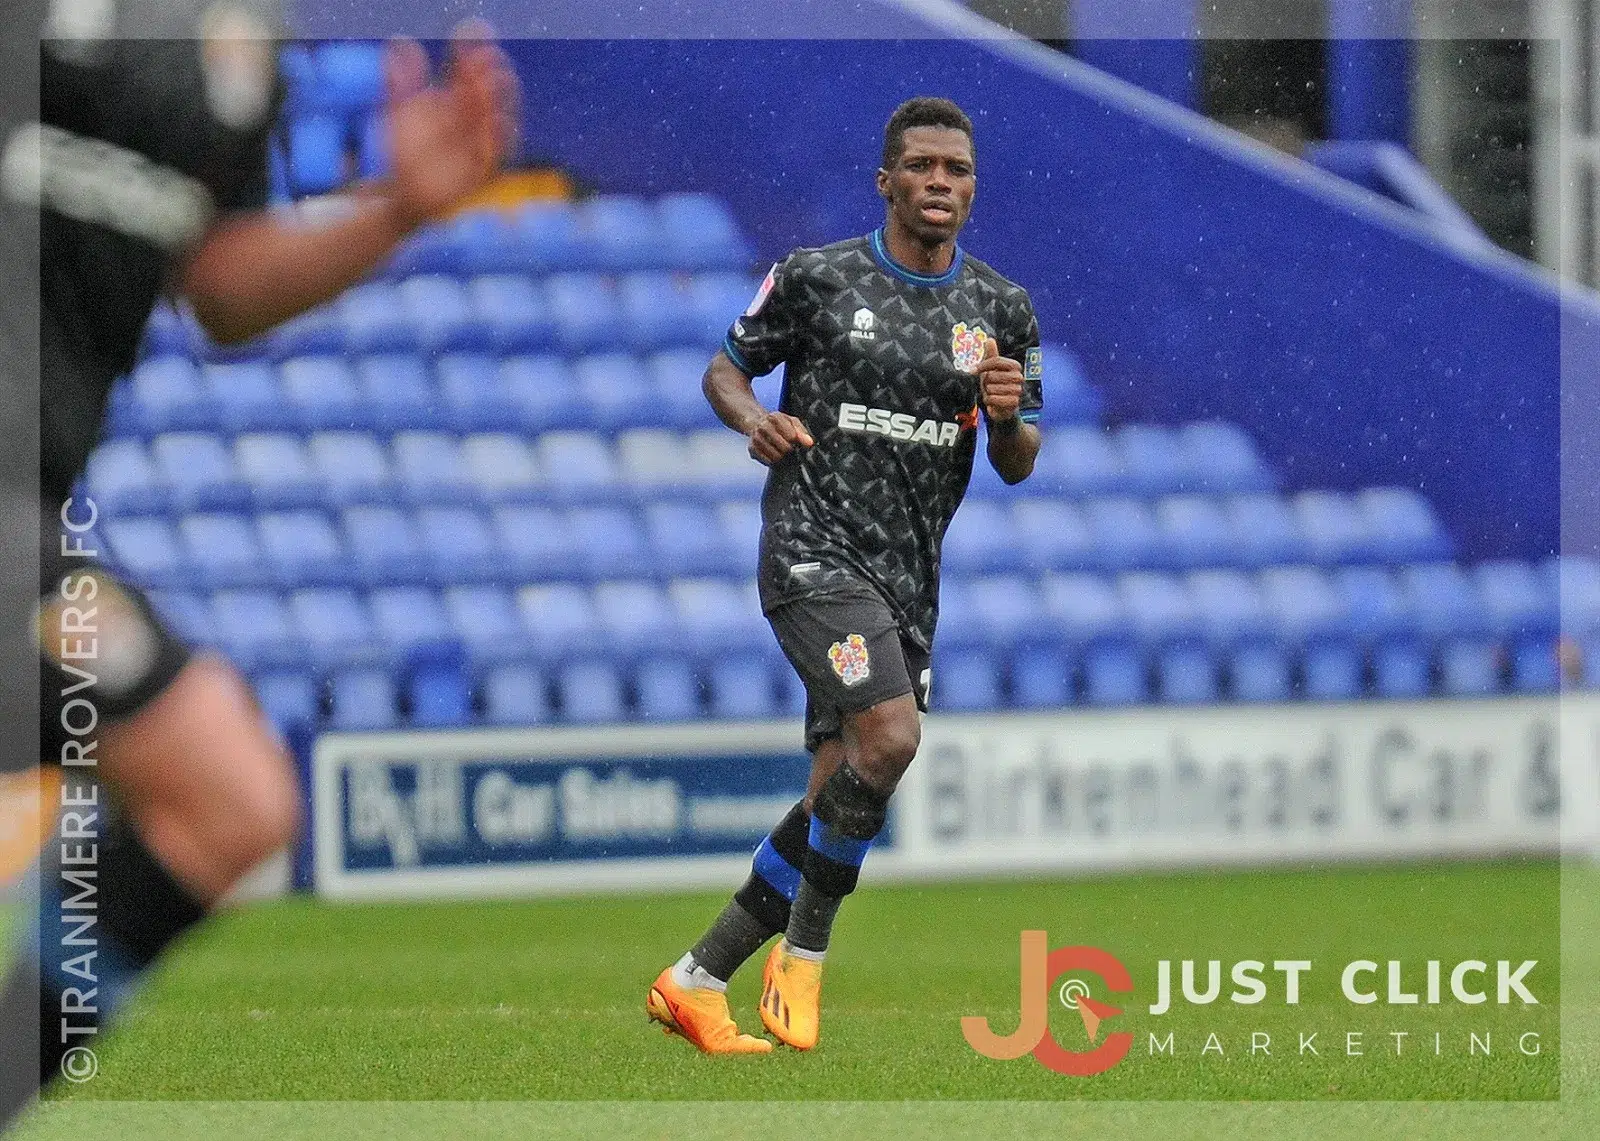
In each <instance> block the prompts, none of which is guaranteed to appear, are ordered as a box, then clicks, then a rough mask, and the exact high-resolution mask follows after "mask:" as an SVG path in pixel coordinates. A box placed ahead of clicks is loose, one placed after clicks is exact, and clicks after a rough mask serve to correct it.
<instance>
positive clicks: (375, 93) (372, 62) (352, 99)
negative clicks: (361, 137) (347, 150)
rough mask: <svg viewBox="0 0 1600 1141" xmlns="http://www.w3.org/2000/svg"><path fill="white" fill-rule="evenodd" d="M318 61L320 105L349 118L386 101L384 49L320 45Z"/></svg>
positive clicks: (370, 45) (339, 42)
mask: <svg viewBox="0 0 1600 1141" xmlns="http://www.w3.org/2000/svg"><path fill="white" fill-rule="evenodd" d="M315 59H316V68H315V72H314V76H315V82H316V85H317V89H316V102H317V105H318V106H320V107H322V108H324V109H326V110H329V111H333V112H336V113H338V114H342V115H347V116H349V115H357V114H361V113H364V112H367V111H371V110H374V109H375V108H377V107H378V106H379V104H381V103H382V102H383V98H384V59H383V49H382V48H381V47H379V46H378V45H377V44H373V43H359V42H356V41H354V40H334V41H332V42H329V43H325V44H321V45H319V46H318V47H317V51H316V57H315Z"/></svg>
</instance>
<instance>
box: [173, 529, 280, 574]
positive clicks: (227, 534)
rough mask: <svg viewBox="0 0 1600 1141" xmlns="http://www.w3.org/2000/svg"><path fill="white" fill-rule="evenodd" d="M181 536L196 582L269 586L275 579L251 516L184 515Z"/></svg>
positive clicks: (185, 554) (186, 557)
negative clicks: (252, 524) (251, 522)
mask: <svg viewBox="0 0 1600 1141" xmlns="http://www.w3.org/2000/svg"><path fill="white" fill-rule="evenodd" d="M178 539H179V542H180V543H181V544H182V547H181V549H182V551H183V553H184V558H185V559H186V560H187V561H188V563H189V565H190V567H192V568H193V573H194V580H195V584H196V585H197V586H199V587H201V588H203V589H206V590H218V589H221V588H223V587H231V586H270V585H271V584H272V583H273V582H274V581H275V578H276V576H275V575H274V573H273V570H272V567H271V566H270V565H269V564H268V563H267V561H266V558H265V555H264V553H263V552H262V550H261V543H260V541H259V540H258V538H257V536H256V530H255V528H254V527H252V526H251V525H250V518H249V516H246V515H233V514H204V515H185V516H184V517H183V518H181V519H179V520H178Z"/></svg>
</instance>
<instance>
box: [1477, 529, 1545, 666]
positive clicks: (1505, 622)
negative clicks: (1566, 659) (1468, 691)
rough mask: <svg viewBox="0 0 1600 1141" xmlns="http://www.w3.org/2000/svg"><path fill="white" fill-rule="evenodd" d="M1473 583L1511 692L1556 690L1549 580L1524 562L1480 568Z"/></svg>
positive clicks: (1486, 564) (1484, 565) (1487, 564)
mask: <svg viewBox="0 0 1600 1141" xmlns="http://www.w3.org/2000/svg"><path fill="white" fill-rule="evenodd" d="M1473 578H1474V579H1475V580H1476V585H1477V587H1478V595H1479V597H1480V598H1481V599H1482V600H1483V604H1484V608H1485V609H1486V610H1487V612H1488V616H1489V627H1490V630H1491V631H1492V632H1493V633H1494V635H1495V636H1496V638H1497V639H1498V640H1499V643H1500V646H1501V648H1502V651H1503V652H1504V654H1505V655H1506V662H1507V664H1508V665H1509V667H1510V680H1511V684H1512V687H1513V688H1514V689H1516V690H1517V691H1518V692H1522V693H1543V692H1547V691H1549V690H1553V689H1556V688H1558V687H1559V685H1560V680H1561V669H1560V660H1559V657H1558V653H1557V638H1558V635H1559V627H1560V598H1559V596H1558V595H1557V593H1556V591H1555V589H1554V586H1553V584H1552V583H1551V582H1550V580H1549V578H1548V577H1547V576H1546V575H1543V574H1540V573H1539V572H1538V571H1536V570H1535V569H1534V568H1533V567H1531V566H1529V565H1528V564H1526V563H1520V562H1511V561H1506V560H1497V561H1494V562H1487V563H1483V564H1481V565H1480V566H1478V567H1477V568H1476V569H1475V570H1474V571H1473Z"/></svg>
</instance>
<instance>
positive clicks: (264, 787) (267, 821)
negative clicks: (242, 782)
mask: <svg viewBox="0 0 1600 1141" xmlns="http://www.w3.org/2000/svg"><path fill="white" fill-rule="evenodd" d="M258 752H259V755H258V757H257V758H256V761H255V763H254V765H253V766H252V768H253V773H252V777H251V779H250V781H249V782H248V785H247V787H243V788H242V789H241V791H240V792H239V794H238V795H237V796H236V798H235V801H234V803H233V804H232V805H231V806H230V809H231V811H230V812H229V815H230V816H231V817H232V818H233V823H234V824H235V825H236V826H237V827H238V828H239V831H240V833H241V835H240V840H239V843H238V845H237V848H238V856H239V858H240V860H241V861H243V862H244V863H245V866H244V868H242V869H241V870H245V871H247V870H249V868H250V867H252V866H254V865H255V864H257V863H259V862H260V861H261V860H263V859H265V858H266V857H268V856H270V855H272V854H274V853H275V852H279V851H281V850H283V849H284V848H286V847H288V846H289V845H290V844H291V843H293V842H294V838H295V836H296V835H297V834H298V833H299V830H300V791H299V786H298V783H297V782H296V780H295V777H294V767H293V763H292V762H291V761H290V759H289V757H288V755H287V754H286V753H285V752H284V751H283V750H282V749H281V748H279V747H278V746H277V745H276V743H272V744H270V745H269V746H268V747H266V748H264V749H260V750H259V751H258Z"/></svg>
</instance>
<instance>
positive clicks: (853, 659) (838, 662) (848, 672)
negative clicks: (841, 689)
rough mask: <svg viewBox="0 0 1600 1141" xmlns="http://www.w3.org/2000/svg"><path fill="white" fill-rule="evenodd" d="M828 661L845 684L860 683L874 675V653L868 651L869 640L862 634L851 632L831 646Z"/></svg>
mask: <svg viewBox="0 0 1600 1141" xmlns="http://www.w3.org/2000/svg"><path fill="white" fill-rule="evenodd" d="M828 661H829V662H831V663H832V665H833V672H834V673H836V674H838V675H839V680H840V681H842V682H844V683H845V685H860V684H861V683H862V682H864V681H866V680H867V678H869V677H871V676H872V655H870V654H869V653H867V640H866V639H865V638H863V637H862V636H861V635H860V634H851V635H850V636H849V637H848V638H846V639H844V641H842V642H835V643H834V644H833V645H831V646H829V647H828Z"/></svg>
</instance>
